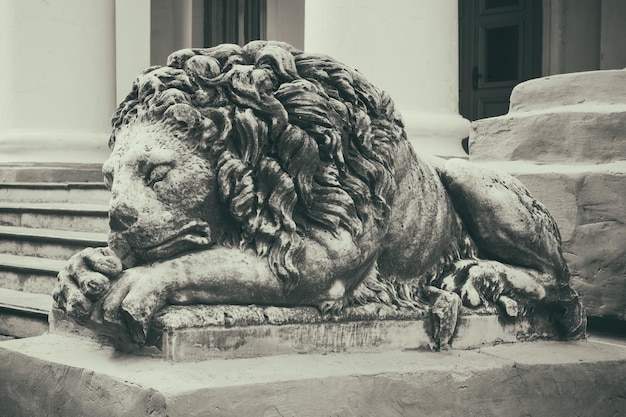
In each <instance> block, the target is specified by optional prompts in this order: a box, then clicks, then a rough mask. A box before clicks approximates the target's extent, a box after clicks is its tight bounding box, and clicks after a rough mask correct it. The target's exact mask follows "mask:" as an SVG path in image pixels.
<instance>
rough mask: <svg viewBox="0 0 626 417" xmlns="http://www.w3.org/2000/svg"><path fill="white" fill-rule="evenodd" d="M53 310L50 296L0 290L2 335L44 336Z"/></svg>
mask: <svg viewBox="0 0 626 417" xmlns="http://www.w3.org/2000/svg"><path fill="white" fill-rule="evenodd" d="M0 274H1V272H0ZM51 308H52V297H51V296H50V295H47V294H32V293H28V292H22V291H15V290H10V289H6V288H0V335H4V336H11V337H16V338H23V337H33V336H39V335H42V334H44V333H45V332H47V331H48V313H49V311H50V309H51Z"/></svg>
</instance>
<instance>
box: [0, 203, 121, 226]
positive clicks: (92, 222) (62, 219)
mask: <svg viewBox="0 0 626 417" xmlns="http://www.w3.org/2000/svg"><path fill="white" fill-rule="evenodd" d="M0 225H4V226H19V227H27V228H42V229H57V230H74V231H79V232H100V233H108V231H109V225H108V215H107V206H106V205H104V204H85V203H83V204H74V203H31V202H26V203H24V202H19V203H16V202H0Z"/></svg>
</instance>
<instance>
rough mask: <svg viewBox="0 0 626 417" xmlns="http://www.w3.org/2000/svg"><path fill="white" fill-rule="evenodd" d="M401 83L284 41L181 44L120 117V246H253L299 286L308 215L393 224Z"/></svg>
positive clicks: (145, 77) (134, 251) (342, 222)
mask: <svg viewBox="0 0 626 417" xmlns="http://www.w3.org/2000/svg"><path fill="white" fill-rule="evenodd" d="M403 135H404V133H403V129H402V122H401V120H400V117H399V115H398V114H397V113H396V112H395V109H394V106H393V103H392V101H391V99H390V98H389V96H388V95H387V94H386V93H384V92H382V91H380V90H378V89H376V88H375V87H373V86H372V85H371V84H370V83H369V82H367V81H366V80H365V79H364V78H363V77H362V76H361V75H360V74H359V73H358V72H357V71H355V70H353V69H351V68H348V67H346V66H344V65H342V64H340V63H338V62H336V61H334V60H332V59H331V58H329V57H326V56H321V55H311V54H305V53H302V52H300V51H298V50H296V49H294V48H293V47H291V46H290V45H287V44H284V43H279V42H265V41H255V42H251V43H249V44H247V45H246V46H244V47H240V46H237V45H221V46H218V47H215V48H210V49H189V50H182V51H178V52H176V53H174V54H172V55H171V56H170V57H169V59H168V64H167V66H163V67H152V68H149V69H147V70H146V71H144V72H143V73H142V74H141V75H139V77H138V78H137V80H136V81H135V83H134V84H133V88H132V91H131V93H130V94H129V95H128V97H127V98H126V99H125V100H124V101H123V102H122V103H121V104H120V106H119V108H118V110H117V112H116V113H115V116H114V118H113V134H112V136H111V140H110V143H109V145H110V147H111V149H112V154H111V157H110V158H109V160H108V161H107V162H106V163H105V167H104V172H105V177H106V181H107V183H108V184H110V186H111V189H112V199H111V207H110V222H111V234H110V246H111V248H112V249H113V250H115V251H116V253H117V254H118V255H119V256H120V257H121V258H123V259H126V260H127V263H142V262H149V261H154V260H159V259H163V258H167V257H172V256H174V255H176V254H178V253H180V252H182V251H186V250H192V249H197V248H204V247H208V246H210V245H213V244H218V245H233V246H235V245H240V246H248V247H251V248H253V249H254V250H255V251H256V252H257V253H258V254H259V255H260V256H265V257H267V259H268V262H269V265H270V267H271V268H272V269H273V270H274V272H275V273H276V274H277V275H278V276H279V277H280V278H281V279H282V280H283V282H284V284H285V289H286V290H287V291H289V290H290V289H292V288H293V287H294V286H295V285H296V283H297V281H298V278H299V271H298V267H297V259H298V254H299V253H300V252H301V251H302V249H303V236H305V235H306V233H307V230H308V229H309V228H310V227H323V228H326V229H328V230H330V231H333V230H337V228H345V229H346V230H348V231H349V232H350V233H351V234H352V235H353V236H354V239H355V240H356V239H358V238H359V236H360V234H361V233H362V225H363V222H364V221H365V220H366V219H368V220H371V219H374V220H375V221H377V222H380V223H381V224H383V225H384V224H386V222H387V221H388V216H389V205H390V204H391V201H392V200H393V197H394V193H395V187H396V184H395V182H394V167H393V161H392V158H391V154H392V151H393V147H394V146H395V145H396V143H397V142H398V141H399V140H401V139H402V138H403Z"/></svg>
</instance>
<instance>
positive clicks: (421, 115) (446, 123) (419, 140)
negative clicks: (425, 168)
mask: <svg viewBox="0 0 626 417" xmlns="http://www.w3.org/2000/svg"><path fill="white" fill-rule="evenodd" d="M401 113H402V118H403V119H404V124H405V130H406V134H407V137H408V139H409V142H411V145H413V149H415V152H417V153H418V154H420V155H434V156H440V157H443V158H467V157H468V156H467V154H466V153H465V151H464V150H463V146H462V145H461V140H462V139H464V138H466V137H468V136H469V132H470V121H469V120H467V119H464V118H463V117H461V116H460V115H458V114H446V113H428V112H423V111H403V112H401Z"/></svg>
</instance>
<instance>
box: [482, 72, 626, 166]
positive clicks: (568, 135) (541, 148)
mask: <svg viewBox="0 0 626 417" xmlns="http://www.w3.org/2000/svg"><path fill="white" fill-rule="evenodd" d="M470 157H471V160H472V161H498V160H526V161H536V162H542V163H550V164H554V163H559V162H567V163H577V162H587V163H608V162H613V161H619V160H624V159H626V70H610V71H591V72H580V73H572V74H561V75H555V76H549V77H543V78H538V79H534V80H529V81H526V82H523V83H521V84H519V85H517V86H516V87H515V88H514V89H513V92H512V94H511V106H510V110H509V113H508V114H505V115H503V116H499V117H492V118H487V119H482V120H477V121H475V122H473V123H472V129H471V131H470Z"/></svg>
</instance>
